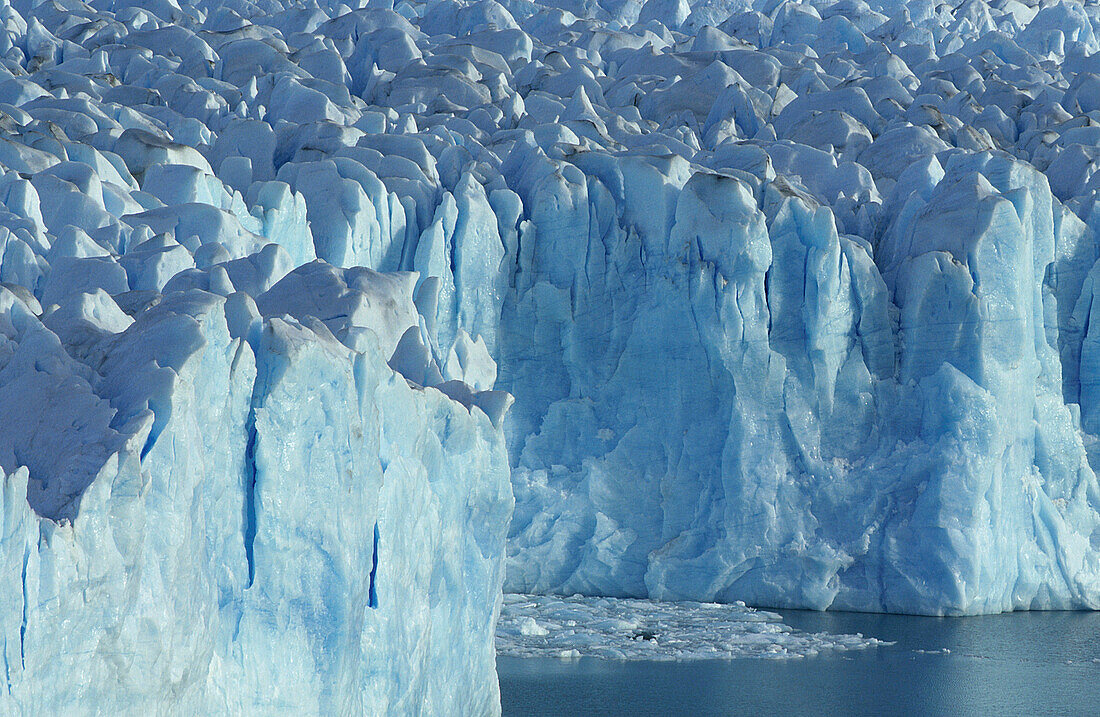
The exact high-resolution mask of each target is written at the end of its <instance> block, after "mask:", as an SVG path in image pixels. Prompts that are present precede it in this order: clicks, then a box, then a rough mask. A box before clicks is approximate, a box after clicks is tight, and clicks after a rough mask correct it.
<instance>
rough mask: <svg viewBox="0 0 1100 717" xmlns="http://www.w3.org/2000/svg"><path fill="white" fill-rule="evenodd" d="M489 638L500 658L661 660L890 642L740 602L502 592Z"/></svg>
mask: <svg viewBox="0 0 1100 717" xmlns="http://www.w3.org/2000/svg"><path fill="white" fill-rule="evenodd" d="M496 644H497V652H498V653H499V654H500V655H501V656H504V657H557V658H564V659H570V658H576V657H598V658H603V659H609V660H653V661H661V662H666V661H672V660H718V659H735V658H752V657H756V658H771V659H790V658H800V657H814V656H817V655H819V654H822V653H831V652H843V651H850V650H864V649H867V648H871V647H879V646H889V645H892V644H893V643H892V642H884V641H882V640H879V639H876V638H873V637H863V636H862V635H830V634H826V633H808V632H801V631H798V630H793V629H791V628H790V627H788V626H787V625H784V624H783V622H782V617H780V616H779V615H777V614H776V613H773V612H766V611H763V610H756V609H753V608H751V607H747V606H746V605H745V604H744V603H740V602H738V603H731V604H721V605H720V604H715V603H693V602H682V603H676V602H657V601H655V600H638V599H629V598H605V597H584V596H581V595H573V596H570V597H561V596H553V595H519V594H509V595H505V596H504V606H503V608H502V609H501V613H500V622H499V623H498V625H497V641H496Z"/></svg>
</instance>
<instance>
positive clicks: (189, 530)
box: [0, 265, 511, 714]
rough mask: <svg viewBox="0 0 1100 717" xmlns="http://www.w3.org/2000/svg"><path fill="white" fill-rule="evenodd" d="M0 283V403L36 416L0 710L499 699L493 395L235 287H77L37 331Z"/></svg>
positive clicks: (339, 708)
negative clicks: (444, 380) (476, 396)
mask: <svg viewBox="0 0 1100 717" xmlns="http://www.w3.org/2000/svg"><path fill="white" fill-rule="evenodd" d="M307 266H308V265H307ZM0 295H2V297H3V308H4V322H3V325H4V334H5V346H6V350H5V354H6V357H5V361H4V363H3V369H2V372H3V373H4V374H5V375H4V380H5V392H4V393H5V395H4V396H3V397H2V398H0V401H2V404H0V405H2V406H3V410H4V413H5V415H7V416H9V417H10V418H9V420H15V416H17V415H18V416H20V418H19V420H21V421H23V422H25V423H26V424H27V425H28V426H30V427H31V428H30V430H29V431H28V434H29V435H16V436H10V433H9V437H8V446H7V448H8V450H9V451H11V453H9V454H8V455H9V456H14V460H15V461H17V462H18V464H19V465H20V466H27V467H18V468H15V469H9V467H8V466H5V471H8V472H7V474H6V475H5V477H4V492H3V536H4V538H3V541H2V548H0V550H2V554H3V568H2V569H3V571H4V578H3V585H4V586H5V587H4V596H3V600H2V602H0V605H2V610H3V615H4V622H3V624H4V626H5V634H4V647H3V649H4V670H5V680H6V686H7V687H6V690H5V692H4V695H3V697H2V698H0V700H2V702H3V704H4V705H6V706H5V711H8V712H16V713H18V712H20V711H24V712H27V713H31V712H41V711H57V712H63V711H70V710H72V709H78V710H85V711H88V712H89V713H92V712H97V711H101V710H103V709H109V710H111V711H118V712H121V713H133V714H137V713H150V712H161V711H165V710H168V711H182V712H189V711H192V710H198V711H209V712H223V713H249V714H256V713H269V714H276V713H286V712H295V713H314V714H329V713H361V714H382V713H386V712H394V713H412V712H420V711H434V710H436V709H440V708H442V707H445V706H449V707H446V708H447V709H455V710H457V711H459V712H466V713H470V714H475V713H485V712H492V711H493V710H494V709H497V699H498V698H497V696H496V692H495V687H494V685H495V680H494V674H495V669H494V666H493V660H494V658H495V653H494V651H493V648H492V639H493V618H494V616H495V613H496V610H497V609H498V605H499V591H500V587H499V586H500V582H501V580H502V577H503V575H502V568H503V563H502V550H503V536H504V532H503V531H504V529H505V526H506V525H507V521H508V514H509V512H510V508H511V492H510V489H509V485H508V477H507V476H508V471H507V461H506V457H505V450H504V445H503V436H502V435H501V433H500V431H499V429H497V428H495V427H494V426H493V424H492V423H491V422H490V421H489V419H488V417H487V416H485V415H484V414H482V413H480V412H476V413H475V414H473V415H471V414H470V413H469V412H468V410H467V409H466V408H465V407H464V406H463V405H461V404H460V403H458V402H456V401H454V400H452V399H450V398H448V397H447V396H445V395H444V394H443V393H442V392H440V391H438V390H435V389H425V388H420V387H416V386H413V385H412V384H410V383H409V382H408V381H407V380H406V379H405V378H404V377H402V376H401V375H400V374H397V373H396V372H394V371H393V370H392V369H391V368H390V367H389V366H387V364H386V361H385V359H384V358H383V354H382V353H381V352H380V347H379V342H378V341H377V340H376V339H374V338H373V336H371V338H370V339H369V340H363V339H364V337H365V334H361V335H360V336H361V338H360V342H359V346H358V348H357V349H356V350H352V349H350V348H348V347H347V346H345V345H344V344H341V343H339V342H338V341H337V340H336V339H335V338H334V337H333V334H332V333H331V332H329V331H328V330H327V328H326V327H325V326H324V325H323V324H321V323H319V322H318V321H317V320H316V319H315V318H313V319H310V320H309V321H307V322H306V323H302V322H298V321H297V320H294V319H292V318H290V317H289V316H288V315H286V314H284V315H283V316H284V318H279V317H278V316H272V317H270V318H266V317H263V316H261V315H260V314H259V313H258V312H256V311H254V310H253V311H252V312H251V313H249V312H248V303H247V301H242V300H241V299H248V297H247V296H242V295H240V294H235V295H233V296H231V297H230V298H229V299H225V298H222V297H219V296H216V295H213V294H210V293H207V292H203V291H199V290H188V291H179V292H174V293H171V294H168V295H166V296H165V297H164V299H163V300H162V301H160V302H159V303H158V304H157V305H156V306H154V307H151V308H148V309H146V310H145V311H143V312H142V313H140V315H139V316H138V317H137V319H136V320H133V319H129V317H127V316H126V315H125V314H123V313H122V312H121V311H120V310H119V309H118V308H117V306H116V305H115V304H114V302H113V301H112V299H111V298H110V297H109V296H107V295H106V294H104V293H99V294H83V295H81V296H82V297H84V299H83V305H82V306H81V311H80V312H79V313H75V312H74V314H72V315H70V316H68V317H62V316H59V314H60V313H61V311H62V310H60V309H59V310H57V311H55V312H53V313H52V314H50V315H49V316H48V317H47V318H46V326H44V325H43V324H42V323H40V322H39V321H38V319H37V318H36V317H35V315H34V313H33V311H32V307H31V306H28V302H25V301H22V300H20V299H19V298H18V297H17V296H16V295H15V294H13V293H12V292H11V291H9V290H7V289H0ZM396 296H397V297H398V298H399V297H400V294H396ZM32 306H33V304H32ZM252 307H255V304H254V303H253V304H252ZM34 308H36V307H34ZM242 319H243V320H242ZM111 320H113V321H115V322H116V323H115V324H114V325H113V326H112V325H111V324H110V323H108V322H109V321H111ZM126 324H128V326H126ZM233 324H236V325H237V326H238V327H240V329H241V330H242V331H243V332H244V334H243V335H235V332H234V331H233V330H231V328H230V327H231V325H233ZM376 325H377V324H376ZM47 326H49V327H50V328H47ZM365 326H370V324H369V323H367V324H365ZM51 328H52V329H53V331H51V330H50V329H51ZM120 329H121V330H120ZM78 333H79V334H80V335H81V336H82V337H83V339H84V340H83V343H82V344H80V345H81V351H80V356H81V358H82V359H83V362H80V361H76V360H73V359H72V358H70V355H71V353H75V351H74V349H73V348H72V347H73V346H74V345H75V344H74V343H67V344H66V345H67V346H68V347H69V348H68V351H66V348H65V347H63V345H62V344H61V342H60V341H59V340H58V337H62V338H64V339H68V338H70V337H71V336H73V335H74V334H78ZM380 333H381V332H380ZM372 342H373V345H372ZM93 367H94V368H93ZM42 390H49V391H51V392H52V395H51V396H49V399H48V401H46V400H44V397H43V396H42V394H41V393H40V391H42ZM66 422H70V423H71V425H69V424H68V423H66ZM66 425H68V428H65V429H61V430H58V429H59V428H60V427H61V426H66ZM66 458H67V459H68V460H64V459H66ZM59 459H60V460H59ZM5 462H7V460H6V461H5ZM51 462H52V463H51ZM59 462H60V463H61V465H58V463H59ZM42 476H48V479H44V478H42ZM67 495H78V496H79V500H78V501H70V502H68V503H64V504H61V503H60V502H59V498H58V497H59V496H67ZM76 503H79V509H77V508H76ZM458 669H461V670H463V671H464V674H466V675H468V676H469V681H465V682H463V683H462V684H455V683H454V682H453V681H452V679H451V677H450V676H449V674H448V673H449V671H454V670H458Z"/></svg>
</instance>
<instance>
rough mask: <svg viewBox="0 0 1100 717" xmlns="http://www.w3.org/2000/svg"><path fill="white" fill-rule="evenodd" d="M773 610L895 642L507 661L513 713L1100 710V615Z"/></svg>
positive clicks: (588, 716) (821, 628)
mask: <svg viewBox="0 0 1100 717" xmlns="http://www.w3.org/2000/svg"><path fill="white" fill-rule="evenodd" d="M773 612H777V613H779V614H780V615H782V617H783V622H784V623H785V624H786V625H789V626H791V627H793V628H795V629H796V630H800V631H806V632H820V633H831V634H842V633H862V634H863V635H865V636H868V637H875V638H878V639H881V640H885V641H890V642H894V643H895V644H893V645H880V646H877V647H872V648H868V649H864V650H859V651H849V652H832V653H830V652H823V653H821V654H820V655H817V656H814V657H801V658H795V659H786V660H772V659H759V658H745V659H732V660H705V661H692V662H646V661H634V662H626V661H613V660H601V659H596V658H581V659H576V660H558V659H552V658H512V657H507V658H506V657H501V658H498V660H497V668H498V671H499V673H500V688H501V702H502V706H503V709H504V715H506V717H520V716H522V715H578V716H584V717H596V716H598V715H613V716H615V717H625V716H627V715H629V716H631V717H634V716H640V715H693V716H698V717H703V716H704V715H761V714H807V715H810V714H824V715H836V716H837V717H839V716H841V715H894V714H897V715H910V714H911V715H1100V613H1085V612H1048V613H1014V614H1009V615H993V616H988V617H968V618H925V617H907V616H899V615H864V614H855V613H818V612H806V611H799V610H775V611H773Z"/></svg>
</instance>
